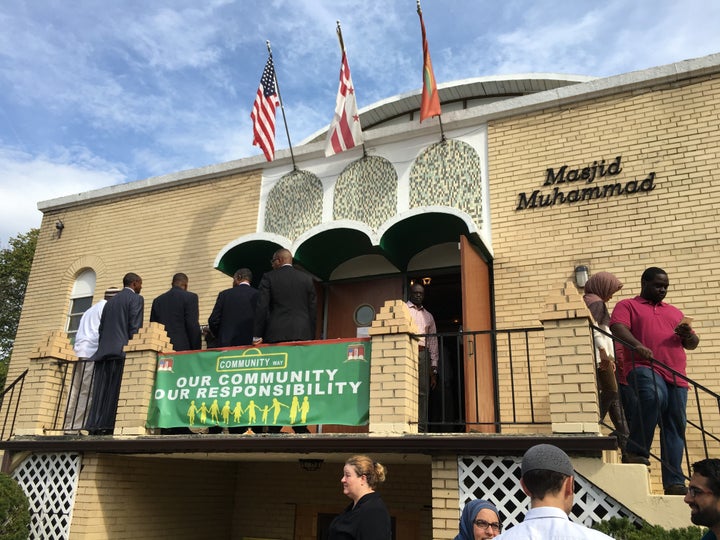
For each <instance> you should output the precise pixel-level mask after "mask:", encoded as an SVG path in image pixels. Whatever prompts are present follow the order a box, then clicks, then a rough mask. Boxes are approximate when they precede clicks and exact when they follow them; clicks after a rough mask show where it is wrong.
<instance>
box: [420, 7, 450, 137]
mask: <svg viewBox="0 0 720 540" xmlns="http://www.w3.org/2000/svg"><path fill="white" fill-rule="evenodd" d="M417 13H418V15H419V16H420V25H421V27H422V28H423V47H424V46H425V41H424V40H425V24H424V23H423V18H422V8H421V7H420V0H417ZM423 52H424V51H423ZM424 62H425V59H424V58H423V64H424ZM439 103H440V95H439V94H438V104H439ZM421 112H422V106H421ZM435 116H437V119H438V121H439V123H440V141H441V142H445V130H444V128H443V123H442V112H440V114H437V115H435ZM420 118H421V120H420V121H422V116H421V117H420Z"/></svg>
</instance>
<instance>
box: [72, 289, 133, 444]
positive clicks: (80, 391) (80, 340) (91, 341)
mask: <svg viewBox="0 0 720 540" xmlns="http://www.w3.org/2000/svg"><path fill="white" fill-rule="evenodd" d="M119 292H120V289H118V288H117V287H110V288H108V289H106V290H105V297H104V298H102V299H101V300H100V301H98V303H97V304H95V305H94V306H92V307H90V308H88V309H87V311H85V313H83V315H82V317H81V318H80V323H79V324H78V329H77V333H76V334H75V343H74V345H73V349H74V350H75V355H76V356H77V357H78V362H77V363H76V364H75V369H74V370H73V375H72V386H71V388H70V397H69V398H68V406H67V410H66V413H65V423H64V425H63V429H65V430H66V431H73V430H80V429H82V427H83V422H84V421H85V414H86V413H87V410H88V408H89V406H90V385H91V384H92V379H93V367H94V366H95V364H94V362H88V360H89V359H90V357H91V356H92V355H93V354H95V351H97V348H98V339H99V337H100V318H101V317H102V312H103V309H105V304H107V301H108V300H110V299H111V298H112V297H113V296H115V295H116V294H117V293H119Z"/></svg>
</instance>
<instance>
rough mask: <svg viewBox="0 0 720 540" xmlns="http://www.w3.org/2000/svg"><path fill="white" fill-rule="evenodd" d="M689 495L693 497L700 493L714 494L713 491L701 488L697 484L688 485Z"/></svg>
mask: <svg viewBox="0 0 720 540" xmlns="http://www.w3.org/2000/svg"><path fill="white" fill-rule="evenodd" d="M687 490H688V495H690V496H691V497H692V498H693V499H694V498H695V497H697V496H699V495H709V494H712V491H709V490H708V491H706V490H704V489H700V488H699V487H695V486H688V488H687Z"/></svg>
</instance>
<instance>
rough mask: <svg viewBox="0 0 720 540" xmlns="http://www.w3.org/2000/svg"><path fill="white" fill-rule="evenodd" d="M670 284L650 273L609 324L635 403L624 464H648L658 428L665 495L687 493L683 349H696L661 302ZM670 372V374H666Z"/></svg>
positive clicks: (673, 311)
mask: <svg viewBox="0 0 720 540" xmlns="http://www.w3.org/2000/svg"><path fill="white" fill-rule="evenodd" d="M669 284H670V280H669V279H668V275H667V272H665V271H664V270H663V269H661V268H657V267H651V268H648V269H647V270H645V272H643V275H642V277H641V278H640V285H641V291H640V296H636V297H635V298H628V299H626V300H621V301H620V302H618V303H617V305H616V306H615V309H614V310H613V313H612V317H611V318H610V329H611V330H612V333H613V335H615V336H616V337H618V338H620V339H622V340H623V341H625V342H626V343H628V344H629V345H631V346H632V347H633V349H629V348H627V347H623V349H624V350H623V357H624V363H623V373H624V374H625V375H626V376H627V380H628V385H629V386H630V388H632V389H633V391H634V393H635V394H636V397H637V409H636V410H635V411H632V413H631V414H630V437H629V439H628V459H627V461H629V462H631V463H644V464H646V465H648V464H649V460H648V458H649V456H650V447H651V446H652V441H653V437H654V435H655V427H656V426H658V425H659V426H660V438H661V454H662V456H661V457H662V460H663V466H662V479H663V487H664V489H665V494H666V495H684V494H685V493H686V492H687V488H686V487H685V477H684V476H683V473H682V455H683V450H684V446H685V445H684V441H685V424H686V414H685V408H686V405H687V391H688V384H687V381H686V380H685V379H683V378H681V377H678V376H677V374H680V375H685V374H686V373H685V368H686V364H687V358H686V356H685V349H687V350H693V349H695V348H697V346H698V343H699V342H700V338H699V337H698V336H697V334H695V332H694V331H693V329H692V328H691V327H690V324H688V323H687V322H683V314H682V312H681V311H680V310H679V309H677V308H676V307H674V306H671V305H670V304H666V303H665V302H663V299H664V298H665V295H666V294H667V290H668V287H669ZM667 368H670V369H667Z"/></svg>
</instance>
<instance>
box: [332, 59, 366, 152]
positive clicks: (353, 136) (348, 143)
mask: <svg viewBox="0 0 720 540" xmlns="http://www.w3.org/2000/svg"><path fill="white" fill-rule="evenodd" d="M361 143H362V128H361V126H360V115H359V114H358V108H357V101H356V100H355V87H354V86H353V83H352V78H351V77H350V66H349V65H348V61H347V54H346V53H345V50H343V54H342V65H341V66H340V86H339V87H338V95H337V100H336V101H335V115H334V116H333V120H332V122H331V123H330V129H329V130H328V134H327V140H326V141H325V155H326V156H332V155H335V154H339V153H340V152H344V151H345V150H350V148H353V147H354V146H357V145H358V144H361Z"/></svg>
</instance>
